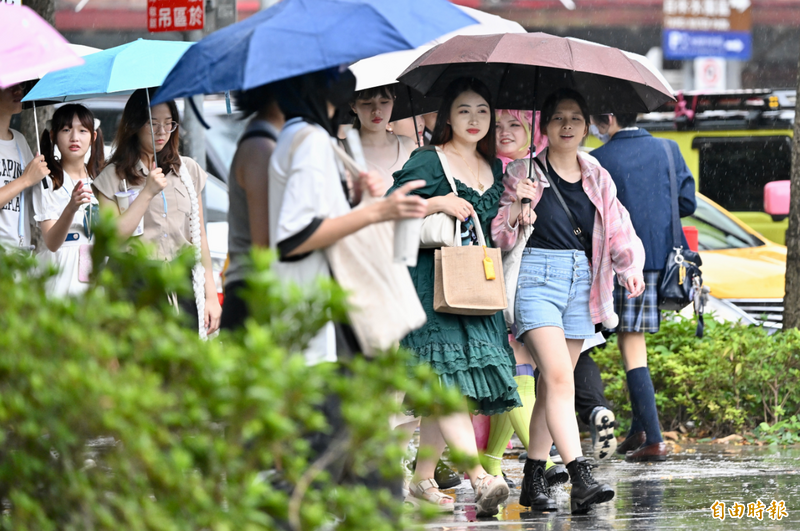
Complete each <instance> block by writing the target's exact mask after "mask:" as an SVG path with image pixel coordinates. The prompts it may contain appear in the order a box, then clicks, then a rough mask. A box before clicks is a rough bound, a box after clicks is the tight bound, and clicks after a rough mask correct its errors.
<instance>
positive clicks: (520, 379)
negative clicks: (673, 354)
mask: <svg viewBox="0 0 800 531" xmlns="http://www.w3.org/2000/svg"><path fill="white" fill-rule="evenodd" d="M518 372H520V371H519V370H518ZM531 372H532V371H531ZM514 380H516V382H517V392H518V393H519V397H520V399H521V400H522V407H518V408H516V409H512V410H511V411H508V412H506V413H502V414H500V415H493V416H492V418H491V423H492V424H491V430H490V431H489V442H488V443H487V444H486V453H485V454H484V458H485V459H483V460H482V462H483V467H484V468H485V469H486V472H488V473H489V474H491V475H493V476H499V475H500V474H501V472H502V471H501V469H500V463H501V461H502V459H503V452H504V450H505V448H506V446H508V441H509V440H511V436H512V435H513V434H514V432H515V431H516V432H517V437H519V440H520V441H521V442H522V445H523V446H524V447H526V448H527V447H528V442H529V436H528V432H529V429H530V423H531V412H532V411H533V404H534V402H535V401H536V394H535V389H534V379H533V376H529V375H527V374H522V375H520V376H515V377H514Z"/></svg>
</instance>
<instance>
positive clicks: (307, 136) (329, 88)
mask: <svg viewBox="0 0 800 531" xmlns="http://www.w3.org/2000/svg"><path fill="white" fill-rule="evenodd" d="M273 87H274V94H275V99H276V101H277V102H278V105H279V106H280V109H281V111H282V112H283V114H284V116H285V118H286V123H285V125H284V127H283V129H282V130H281V133H280V135H279V136H278V142H277V144H276V146H275V150H274V151H273V153H272V157H271V159H270V165H269V208H268V210H269V244H270V247H271V248H273V249H276V250H277V254H278V260H277V261H276V262H274V263H273V264H272V267H273V270H274V271H275V273H276V275H277V276H278V278H279V279H281V280H282V281H283V282H287V283H289V282H294V283H297V284H299V285H300V286H310V285H315V284H316V282H317V280H318V279H319V277H323V278H330V276H331V266H330V263H329V262H328V258H327V257H326V254H325V250H326V248H327V247H329V246H331V245H333V244H335V243H336V242H337V241H339V240H341V239H342V238H344V237H346V236H348V235H350V234H353V233H355V232H357V231H359V230H361V229H362V228H364V227H367V226H368V225H371V224H373V223H380V222H383V221H389V220H397V219H408V218H421V217H423V216H424V214H425V212H426V202H425V201H424V200H423V199H421V198H420V197H417V196H413V195H409V193H410V192H411V191H412V190H414V189H415V188H418V187H420V186H422V185H423V183H422V182H421V181H415V182H409V183H407V184H406V185H404V186H402V187H400V188H399V189H398V190H396V191H394V192H393V193H391V194H389V195H388V196H387V197H386V198H384V199H382V200H380V201H375V202H373V203H371V204H369V205H366V206H363V207H362V208H358V209H354V208H353V206H354V205H352V204H351V201H353V199H354V198H355V197H357V196H360V195H361V192H362V191H363V192H364V193H369V194H370V195H372V196H373V197H379V196H381V195H382V192H383V190H385V186H384V181H383V178H382V177H381V176H380V175H378V173H377V172H374V171H371V172H368V173H364V174H361V175H359V176H352V177H354V178H355V177H357V179H356V180H355V181H354V182H353V183H348V180H347V176H346V173H345V171H344V167H343V166H342V165H341V164H340V161H339V160H338V159H337V155H336V152H335V149H334V143H335V142H337V140H336V133H337V131H338V129H339V122H340V121H341V118H342V117H343V112H342V109H343V108H345V106H346V105H347V104H348V102H350V101H351V99H352V97H353V94H354V92H355V77H354V76H353V74H352V72H350V71H349V70H348V69H343V68H342V69H340V68H330V69H327V70H322V71H318V72H313V73H309V74H304V75H301V76H297V77H294V78H290V79H287V80H283V81H279V82H277V83H275V84H274V86H273ZM351 184H352V186H351ZM353 202H355V201H353ZM360 352H361V346H360V345H359V344H358V342H357V340H356V338H355V335H354V333H353V330H352V329H351V328H350V327H349V326H348V325H346V324H343V323H334V322H328V323H326V324H325V325H324V326H323V327H322V329H321V330H320V331H319V332H318V333H317V335H316V336H315V337H313V338H312V339H311V340H310V341H309V342H308V346H307V348H306V350H305V351H304V352H303V355H304V357H305V361H306V364H307V365H310V366H313V365H318V364H322V363H337V362H338V360H339V359H345V360H346V359H348V358H350V357H352V356H354V355H359V353H360ZM320 408H321V410H322V413H323V414H324V415H325V417H326V420H327V422H328V427H329V430H327V431H326V432H324V433H322V432H320V433H313V434H311V435H310V436H309V437H308V442H309V444H310V445H311V449H312V456H311V457H310V460H311V461H313V460H314V459H316V458H318V457H319V456H321V455H323V454H324V453H325V452H326V451H327V450H328V449H329V448H330V446H331V445H332V444H333V443H334V441H335V440H336V439H337V438H338V437H339V436H341V434H342V432H343V431H344V430H345V429H346V425H345V422H344V418H343V415H342V413H341V411H340V403H339V400H338V398H337V397H336V395H334V394H331V395H330V396H329V397H327V398H326V399H325V400H324V401H323V403H322V404H321V406H320ZM337 457H338V458H337V459H336V460H335V462H334V463H333V464H332V465H331V466H330V467H328V470H329V472H330V473H331V475H332V476H334V477H333V480H334V481H344V480H348V481H351V480H352V481H356V482H359V483H362V484H364V485H367V486H368V487H371V488H379V487H388V488H389V489H390V490H391V491H392V493H393V494H395V495H397V496H400V494H401V488H400V485H399V483H398V484H397V485H395V484H394V483H387V482H386V481H385V480H383V479H382V478H379V477H377V476H378V474H377V473H374V472H376V471H368V472H369V473H368V474H366V475H359V476H358V477H352V476H351V475H350V474H349V472H348V471H347V470H346V469H345V467H346V465H345V463H344V461H345V460H346V457H347V456H346V455H340V456H337ZM334 468H335V470H333V469H334Z"/></svg>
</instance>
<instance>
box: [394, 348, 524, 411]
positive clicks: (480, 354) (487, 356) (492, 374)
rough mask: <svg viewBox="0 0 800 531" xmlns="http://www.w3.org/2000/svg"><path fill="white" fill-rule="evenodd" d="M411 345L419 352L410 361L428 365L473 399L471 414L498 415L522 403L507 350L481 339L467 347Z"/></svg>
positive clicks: (447, 383)
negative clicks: (415, 346)
mask: <svg viewBox="0 0 800 531" xmlns="http://www.w3.org/2000/svg"><path fill="white" fill-rule="evenodd" d="M406 346H407V347H410V345H406ZM411 348H412V350H413V352H414V353H415V354H416V356H414V357H413V360H412V362H411V364H412V365H414V366H415V365H421V364H428V365H430V366H431V368H432V369H433V371H434V372H435V373H436V374H437V375H439V380H440V382H441V383H442V385H445V386H455V387H458V388H459V389H460V391H461V393H462V394H463V395H464V396H466V397H467V398H468V399H469V400H470V408H471V409H472V413H475V414H481V415H497V414H499V413H505V412H506V411H511V410H512V409H516V408H518V407H521V406H522V402H521V401H520V398H519V394H518V393H517V382H516V381H515V380H514V372H513V369H512V366H511V362H510V359H509V355H508V354H507V353H506V352H505V351H504V349H502V348H498V347H497V346H495V345H490V344H486V343H483V342H478V341H472V342H470V343H468V344H467V345H466V346H462V345H456V344H440V343H437V344H429V345H425V346H423V347H421V348H414V347H411ZM465 351H470V354H471V355H470V356H467V354H466V353H465ZM421 414H423V415H424V414H425V413H424V412H423V413H421Z"/></svg>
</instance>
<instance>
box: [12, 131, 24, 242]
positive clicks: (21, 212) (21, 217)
mask: <svg viewBox="0 0 800 531" xmlns="http://www.w3.org/2000/svg"><path fill="white" fill-rule="evenodd" d="M14 147H16V148H17V156H18V157H19V165H20V167H21V168H22V171H23V172H24V171H25V160H24V159H23V158H22V151H21V150H20V149H19V144H18V143H17V139H16V138H15V139H14ZM20 175H22V174H20ZM17 234H18V235H19V246H20V247H25V190H23V191H22V192H20V194H19V220H18V221H17Z"/></svg>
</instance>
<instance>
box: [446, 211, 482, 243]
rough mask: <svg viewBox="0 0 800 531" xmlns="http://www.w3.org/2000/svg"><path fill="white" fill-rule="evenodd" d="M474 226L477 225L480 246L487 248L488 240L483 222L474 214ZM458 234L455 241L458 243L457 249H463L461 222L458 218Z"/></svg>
mask: <svg viewBox="0 0 800 531" xmlns="http://www.w3.org/2000/svg"><path fill="white" fill-rule="evenodd" d="M471 217H472V224H473V225H475V234H476V235H477V236H478V245H480V246H481V247H486V238H485V237H484V235H483V228H482V227H481V220H480V219H478V214H477V213H475V214H472V216H471ZM455 225H456V234H455V237H454V241H455V242H456V247H461V246H462V243H461V220H460V219H458V218H456V223H455Z"/></svg>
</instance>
